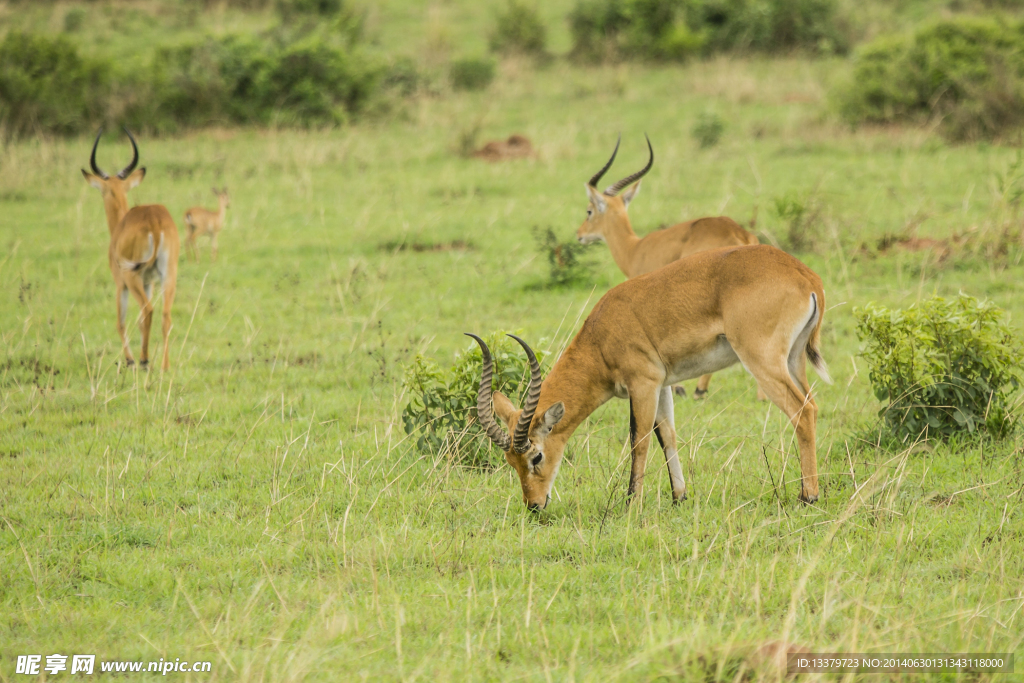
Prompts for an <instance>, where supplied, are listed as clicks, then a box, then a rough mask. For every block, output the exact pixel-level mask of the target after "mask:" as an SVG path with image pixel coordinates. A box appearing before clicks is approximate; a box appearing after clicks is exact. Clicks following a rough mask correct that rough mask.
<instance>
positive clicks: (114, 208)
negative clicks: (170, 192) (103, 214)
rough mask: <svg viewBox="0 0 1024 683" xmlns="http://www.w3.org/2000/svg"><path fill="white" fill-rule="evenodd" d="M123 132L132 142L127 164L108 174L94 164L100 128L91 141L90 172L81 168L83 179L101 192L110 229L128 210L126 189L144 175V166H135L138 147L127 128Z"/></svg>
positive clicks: (101, 132)
mask: <svg viewBox="0 0 1024 683" xmlns="http://www.w3.org/2000/svg"><path fill="white" fill-rule="evenodd" d="M124 132H125V133H127V134H128V139H129V140H131V143H132V160H131V162H130V163H129V164H128V165H127V166H125V167H124V168H122V169H121V170H120V171H118V172H117V173H116V174H114V175H113V176H110V175H107V174H106V173H104V172H103V169H101V168H100V167H99V166H97V165H96V148H97V147H98V146H99V144H100V136H102V135H103V129H102V128H100V130H99V132H98V133H97V134H96V141H95V142H93V143H92V155H91V156H90V157H89V168H91V169H92V173H90V172H89V171H86V170H85V169H84V168H83V169H82V175H83V176H85V181H86V182H87V183H89V184H90V185H92V186H93V187H95V188H96V189H97V190H99V191H100V192H101V193H103V204H104V206H105V207H106V208H107V218H108V220H110V222H111V229H113V228H114V227H115V226H116V224H117V222H118V221H120V219H121V217H122V216H124V214H125V213H127V212H128V190H130V189H132V188H134V187H137V186H138V184H139V183H141V182H142V179H143V178H145V177H146V168H145V167H144V166H143V167H142V168H139V169H136V168H135V167H136V166H137V165H138V163H139V147H138V145H136V144H135V138H134V137H132V133H131V131H130V130H128V129H127V128H125V129H124Z"/></svg>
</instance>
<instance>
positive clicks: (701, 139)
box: [690, 112, 725, 149]
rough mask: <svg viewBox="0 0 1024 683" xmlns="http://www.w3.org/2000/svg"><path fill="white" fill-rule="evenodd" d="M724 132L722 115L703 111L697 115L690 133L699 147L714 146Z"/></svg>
mask: <svg viewBox="0 0 1024 683" xmlns="http://www.w3.org/2000/svg"><path fill="white" fill-rule="evenodd" d="M724 132H725V122H724V121H723V120H722V117H721V116H719V115H718V114H716V113H714V112H704V113H703V114H701V115H700V116H698V117H697V121H696V122H695V123H694V124H693V128H692V129H691V130H690V134H691V135H692V136H693V139H694V140H696V141H697V144H698V145H699V146H700V148H701V149H707V148H709V147H714V146H715V145H717V144H718V141H719V140H721V139H722V133H724Z"/></svg>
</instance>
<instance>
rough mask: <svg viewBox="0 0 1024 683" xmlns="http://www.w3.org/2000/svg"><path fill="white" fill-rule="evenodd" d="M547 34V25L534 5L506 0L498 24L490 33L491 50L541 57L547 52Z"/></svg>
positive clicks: (518, 0)
mask: <svg viewBox="0 0 1024 683" xmlns="http://www.w3.org/2000/svg"><path fill="white" fill-rule="evenodd" d="M547 34H548V30H547V27H546V26H545V25H544V22H543V21H541V18H540V15H539V14H538V13H537V9H536V8H535V7H533V6H531V5H527V4H526V3H525V2H520V0H508V4H507V5H506V6H505V11H504V12H501V13H499V14H498V25H497V26H496V27H495V29H494V31H493V32H492V33H491V36H490V45H491V50H492V51H494V52H499V53H502V54H515V53H519V54H526V55H533V56H537V57H542V56H544V55H545V54H546V53H547V38H548V35H547Z"/></svg>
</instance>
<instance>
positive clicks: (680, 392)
mask: <svg viewBox="0 0 1024 683" xmlns="http://www.w3.org/2000/svg"><path fill="white" fill-rule="evenodd" d="M672 393H673V394H675V395H676V396H686V389H685V388H684V387H683V385H682V384H677V385H675V386H674V387H672Z"/></svg>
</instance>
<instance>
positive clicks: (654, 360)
mask: <svg viewBox="0 0 1024 683" xmlns="http://www.w3.org/2000/svg"><path fill="white" fill-rule="evenodd" d="M812 294H813V295H814V299H813V301H814V304H813V309H812V297H811V295H812ZM824 311H825V293H824V290H823V289H822V284H821V279H820V278H819V277H818V276H817V275H816V274H815V273H814V272H813V271H812V270H810V269H809V268H808V267H807V266H805V265H804V264H802V263H801V262H800V261H798V260H797V259H796V258H794V257H792V256H790V255H789V254H786V253H785V252H783V251H781V250H779V249H776V248H775V247H772V246H768V245H757V246H743V247H732V248H726V249H716V250H712V251H705V252H700V253H697V254H693V255H691V256H688V257H686V258H683V259H680V260H678V261H676V262H674V263H671V264H669V265H668V266H666V267H664V268H661V269H659V270H656V271H654V272H652V273H648V274H646V275H641V276H638V277H636V278H633V279H630V280H627V281H626V282H624V283H622V284H620V285H618V286H617V287H614V288H612V289H611V290H610V291H609V292H608V293H607V294H606V295H605V296H604V297H603V298H602V299H601V300H600V301H599V302H598V304H597V305H596V306H595V307H594V310H593V311H592V312H591V313H590V316H589V317H588V318H587V320H586V321H585V322H584V323H583V327H582V329H580V331H579V333H578V334H577V335H576V337H575V339H573V341H572V343H571V344H569V346H568V348H567V349H566V350H565V352H564V353H563V354H562V356H561V358H559V359H558V361H557V363H555V366H554V368H552V370H551V372H550V374H549V375H548V377H547V378H546V379H545V380H544V382H543V384H542V385H541V391H540V399H539V403H538V404H537V410H536V412H535V413H534V415H533V419H532V421H531V423H530V432H529V434H530V447H529V449H528V450H527V452H526V453H523V454H519V453H516V452H515V451H514V449H512V448H510V449H509V450H508V452H506V454H505V457H506V459H507V460H508V462H509V464H510V465H512V467H514V468H515V470H516V472H517V473H518V474H519V478H520V483H521V485H522V490H523V498H524V501H525V502H526V503H527V505H529V506H530V507H534V508H543V507H544V506H545V505H546V503H547V501H548V500H549V499H550V492H551V487H552V485H553V484H554V480H555V475H556V474H557V472H558V467H559V464H560V462H561V458H562V453H563V451H564V450H565V446H566V443H567V441H568V440H569V437H570V436H571V435H572V433H573V432H574V431H575V430H576V428H577V427H578V426H579V425H580V423H582V422H583V420H584V419H586V418H587V416H588V415H590V414H591V413H593V412H594V411H595V410H596V409H597V408H598V407H599V406H600V405H602V404H603V403H604V402H605V401H607V400H608V399H609V398H611V397H612V396H616V395H618V396H619V397H627V396H628V398H629V400H630V406H631V412H632V416H633V420H634V421H635V424H636V429H635V433H633V434H631V436H632V437H633V439H632V441H633V446H632V460H633V463H632V471H631V476H630V482H629V490H628V493H629V495H630V496H635V495H637V494H638V493H640V491H641V490H642V487H643V478H644V472H645V468H646V463H647V451H648V447H649V445H650V437H651V434H652V433H654V432H655V431H656V432H657V434H658V436H659V437H660V439H661V441H662V444H663V448H664V450H665V456H666V460H667V461H668V463H669V468H670V471H669V474H670V481H671V484H672V495H673V498H674V499H675V500H676V501H679V500H682V499H684V498H685V496H686V487H685V483H684V481H683V477H682V470H681V468H680V467H679V465H678V455H677V451H676V446H675V440H676V436H675V428H674V426H673V424H672V419H673V418H672V415H673V412H672V405H671V402H672V392H671V391H669V390H668V389H667V388H668V386H669V385H670V384H671V383H672V382H676V381H680V380H684V379H691V378H692V377H693V376H696V374H695V373H697V374H699V373H700V371H701V369H702V368H700V367H699V366H700V363H699V362H698V361H702V359H707V358H709V357H710V356H709V354H712V351H713V350H716V349H726V350H728V349H729V348H730V347H731V350H732V352H733V353H735V357H731V356H728V354H725V355H726V356H727V357H725V358H724V359H723V357H721V356H719V357H717V358H718V360H717V361H716V363H713V364H714V365H720V366H721V367H725V366H727V365H730V364H732V363H735V362H736V361H737V360H738V361H740V362H742V363H743V364H744V365H745V366H746V367H747V369H748V370H750V372H751V373H752V374H753V375H754V377H755V379H757V381H758V383H759V384H760V386H761V387H762V388H763V389H764V390H765V392H766V393H767V394H768V397H769V398H770V399H771V400H772V402H773V403H775V404H776V405H777V406H778V407H779V408H780V409H782V411H783V412H785V413H786V415H787V416H789V418H790V420H791V421H792V423H793V424H794V426H795V427H796V433H797V442H798V445H799V450H800V471H801V477H802V483H801V488H800V498H801V499H802V500H805V501H807V502H813V501H815V500H817V498H818V470H817V458H816V455H815V427H816V420H817V413H818V408H817V405H816V404H815V402H814V399H813V398H812V397H811V393H810V385H809V384H808V382H807V376H806V365H805V361H806V359H807V357H808V355H810V356H812V357H813V358H815V359H816V368H817V369H819V371H820V372H819V374H822V376H823V377H827V374H826V371H825V366H824V361H822V360H821V357H820V353H819V350H818V347H817V344H818V341H819V337H820V330H821V323H822V319H823V317H824ZM815 318H816V319H815ZM812 321H813V326H812ZM723 345H724V346H723ZM723 353H724V351H723ZM717 369H721V368H720V367H719V368H717ZM659 402H664V403H661V404H660V408H661V409H660V410H659ZM559 404H561V406H559ZM562 411H564V415H562ZM494 412H495V414H497V415H498V416H499V417H500V418H501V419H502V420H503V421H505V423H506V425H510V426H512V427H514V425H515V424H516V421H517V420H518V419H519V415H520V411H519V410H518V409H517V408H515V406H513V405H512V404H511V402H510V401H509V400H508V399H507V398H505V397H504V396H501V395H500V394H497V393H495V394H494ZM559 415H561V417H560V419H556V420H554V424H553V425H552V419H553V418H554V417H558V416H559ZM539 454H542V458H541V460H540V462H539V463H538V464H536V465H534V464H533V461H534V459H535V458H536V457H537V456H538V455H539ZM673 469H674V470H675V471H674V472H673Z"/></svg>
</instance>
